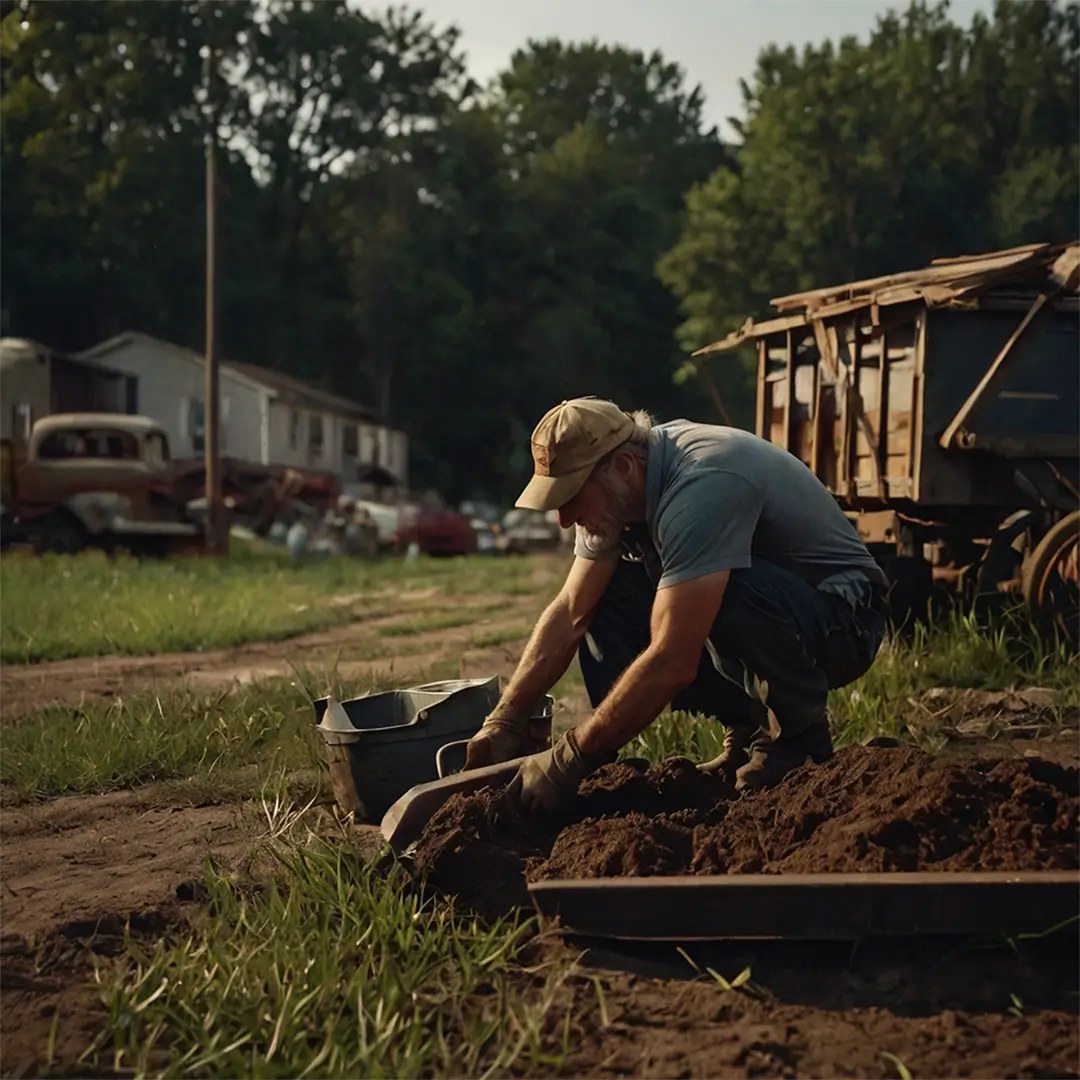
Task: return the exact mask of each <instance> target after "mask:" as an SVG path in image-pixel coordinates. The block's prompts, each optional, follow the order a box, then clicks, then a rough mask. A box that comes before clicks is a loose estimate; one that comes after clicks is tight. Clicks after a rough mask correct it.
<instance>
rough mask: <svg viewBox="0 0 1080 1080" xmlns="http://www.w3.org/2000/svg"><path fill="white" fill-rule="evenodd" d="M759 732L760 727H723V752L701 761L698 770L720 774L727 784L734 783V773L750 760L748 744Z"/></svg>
mask: <svg viewBox="0 0 1080 1080" xmlns="http://www.w3.org/2000/svg"><path fill="white" fill-rule="evenodd" d="M758 734H760V728H753V727H729V728H725V729H724V752H723V753H722V754H720V755H718V756H717V757H714V758H713V759H712V761H703V762H702V763H701V764H700V765H699V766H698V770H699V771H700V772H703V773H710V774H714V775H719V776H722V777H723V778H724V779H725V780H726V781H727V782H728V783H729V784H734V783H735V773H736V772H737V771H738V770H739V769H740V768H742V766H744V765H745V764H746V763H747V762H748V761H749V760H750V753H749V751H750V744H751V743H752V742H753V741H754V737H755V736H756V735H758Z"/></svg>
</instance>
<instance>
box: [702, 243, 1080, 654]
mask: <svg viewBox="0 0 1080 1080" xmlns="http://www.w3.org/2000/svg"><path fill="white" fill-rule="evenodd" d="M1078 267H1080V243H1068V244H1031V245H1026V246H1024V247H1018V248H1012V249H1009V250H1007V251H996V252H991V253H987V254H984V255H977V256H970V257H963V258H952V259H938V260H935V261H934V262H933V263H932V264H931V265H930V266H929V267H926V268H925V269H922V270H915V271H910V272H905V273H898V274H893V275H890V276H887V277H880V278H874V279H872V280H867V281H856V282H850V283H848V284H845V285H838V286H833V287H830V288H823V289H817V290H814V291H811V292H804V293H799V294H796V295H792V296H785V297H781V298H779V299H776V300H773V301H772V304H773V306H774V307H775V308H776V309H777V311H778V312H779V317H777V318H775V319H771V320H770V321H768V322H760V323H755V322H753V321H752V320H748V321H747V322H746V323H745V324H744V325H743V326H742V327H741V328H740V329H739V330H738V331H736V332H735V333H733V334H731V335H729V336H728V337H727V338H725V339H724V340H722V341H718V342H716V343H715V344H713V345H709V346H707V347H706V348H704V349H701V350H699V351H698V352H697V353H695V358H696V360H697V361H698V363H699V364H700V365H701V366H702V367H703V369H704V370H705V371H706V372H707V366H706V365H707V362H708V360H709V358H711V357H713V356H715V355H716V354H718V353H723V352H727V351H730V350H735V349H739V348H740V347H745V346H751V347H754V348H755V349H756V352H757V418H756V431H757V434H758V435H760V436H762V437H763V438H766V439H769V440H770V441H771V442H774V443H777V444H779V445H780V446H783V447H784V448H785V449H787V450H788V451H790V452H791V453H792V454H795V455H796V456H797V457H799V458H801V459H802V460H803V461H804V462H805V463H806V464H807V465H808V466H809V467H810V468H811V469H812V470H813V471H814V473H816V474H817V476H818V477H819V478H820V479H821V480H822V481H823V482H824V483H825V484H826V486H827V487H828V488H829V490H830V491H832V492H833V494H834V495H835V496H836V498H837V499H838V500H839V501H840V503H841V504H842V505H843V507H844V508H845V510H846V511H847V513H848V514H849V516H850V517H851V518H852V519H853V520H854V522H855V525H856V527H857V528H858V530H859V533H860V534H861V535H862V536H863V538H864V539H865V540H866V542H867V543H868V544H869V545H870V547H871V549H872V550H873V551H874V553H875V555H876V556H877V557H878V559H879V561H881V563H882V565H883V566H884V567H885V569H886V571H887V572H888V574H889V575H890V578H891V580H892V581H893V609H894V613H895V615H896V616H897V617H898V618H901V619H902V618H904V617H905V616H907V615H910V614H911V613H915V614H921V613H922V612H923V611H925V610H926V607H927V605H928V603H929V601H930V599H931V598H932V596H933V595H934V594H935V592H938V591H939V590H941V589H946V588H947V589H950V590H951V591H952V592H953V593H954V594H957V595H959V596H961V597H964V598H965V599H966V600H969V601H974V602H980V603H991V602H994V603H1000V602H1001V601H1005V602H1007V601H1008V600H1009V599H1010V598H1011V599H1013V600H1015V601H1018V602H1019V601H1020V600H1021V599H1022V601H1023V602H1024V603H1025V604H1026V605H1027V608H1028V611H1029V613H1030V615H1031V616H1032V618H1033V619H1034V620H1035V621H1036V622H1037V623H1038V624H1039V625H1040V626H1041V627H1042V628H1044V629H1051V628H1055V629H1056V630H1058V631H1060V632H1062V633H1064V634H1066V635H1067V636H1068V637H1070V638H1071V639H1072V640H1073V641H1074V642H1075V641H1076V640H1077V639H1078V614H1077V610H1078V604H1077V597H1078V587H1077V549H1078V534H1080V510H1078V507H1080V492H1078V489H1080V469H1078V463H1080V334H1078V327H1080V320H1078V311H1080V308H1078V296H1077V279H1078Z"/></svg>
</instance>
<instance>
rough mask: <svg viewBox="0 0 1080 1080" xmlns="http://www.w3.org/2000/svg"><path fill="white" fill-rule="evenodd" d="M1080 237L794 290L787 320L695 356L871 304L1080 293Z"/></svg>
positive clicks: (786, 305)
mask: <svg viewBox="0 0 1080 1080" xmlns="http://www.w3.org/2000/svg"><path fill="white" fill-rule="evenodd" d="M1078 271H1080V241H1074V242H1072V243H1069V244H1025V245H1023V246H1022V247H1016V248H1008V249H1006V250H1004V251H991V252H987V253H986V254H983V255H963V256H960V257H957V258H948V259H935V260H934V261H933V262H932V263H931V264H930V265H929V266H927V267H924V268H923V269H921V270H908V271H904V272H902V273H898V274H889V275H886V276H885V277H877V278H867V279H866V280H864V281H852V282H848V283H846V284H844V285H830V286H827V287H826V288H823V289H811V290H810V291H808V292H801V293H792V294H791V295H790V296H780V297H777V298H775V299H774V300H772V301H771V303H772V305H773V307H775V308H776V309H777V310H778V311H780V312H782V313H784V314H783V316H782V317H781V318H778V319H771V320H769V321H768V322H761V323H755V322H754V321H753V320H752V319H747V321H746V322H745V323H743V325H742V326H741V327H739V329H738V330H736V331H734V332H733V333H731V334H729V335H728V336H727V337H726V338H724V339H723V340H722V341H717V342H714V343H713V344H712V345H707V346H705V348H703V349H698V351H697V352H695V353H694V354H693V355H694V356H705V355H708V354H709V353H714V352H725V351H727V350H728V349H734V348H737V347H738V346H739V345H742V344H743V343H744V342H745V341H747V340H749V339H752V338H760V337H765V336H767V335H769V334H774V333H777V332H780V331H784V330H791V329H794V328H795V327H797V326H805V325H807V324H808V323H810V322H812V321H814V320H819V319H826V318H829V317H830V316H834V315H844V314H848V313H850V312H853V311H858V310H860V309H862V308H868V307H885V306H887V305H891V304H903V303H908V302H910V301H912V300H921V301H923V302H924V303H925V304H926V305H927V307H943V306H947V305H950V304H954V303H958V302H969V301H971V300H973V299H975V298H977V297H979V296H982V295H984V294H986V293H989V292H994V291H999V290H1001V289H1002V288H1012V289H1019V290H1027V291H1036V290H1040V289H1046V288H1047V287H1049V288H1052V289H1053V288H1056V289H1059V290H1060V291H1061V292H1062V293H1065V294H1070V295H1073V296H1075V295H1076V294H1077V282H1078Z"/></svg>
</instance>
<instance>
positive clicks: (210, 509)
mask: <svg viewBox="0 0 1080 1080" xmlns="http://www.w3.org/2000/svg"><path fill="white" fill-rule="evenodd" d="M206 102H207V111H208V114H209V117H210V130H209V132H208V134H207V139H206V395H205V396H206V406H205V408H204V409H203V450H204V453H205V455H206V457H205V460H206V542H207V547H208V548H209V549H210V551H212V552H214V553H215V554H219V555H224V554H227V553H228V546H229V541H228V534H227V533H226V531H225V521H224V514H223V511H224V507H223V506H222V502H221V458H220V454H219V439H218V435H219V431H220V426H219V423H218V416H219V414H220V408H219V406H220V397H219V393H218V356H217V127H218V114H217V57H216V55H215V52H214V46H213V45H212V44H211V45H210V47H209V49H208V50H207V65H206Z"/></svg>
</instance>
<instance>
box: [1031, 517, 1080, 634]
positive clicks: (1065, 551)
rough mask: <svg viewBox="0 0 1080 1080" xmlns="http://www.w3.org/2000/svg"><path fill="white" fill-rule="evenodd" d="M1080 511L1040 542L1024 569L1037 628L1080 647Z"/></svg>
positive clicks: (1048, 533) (1032, 614)
mask: <svg viewBox="0 0 1080 1080" xmlns="http://www.w3.org/2000/svg"><path fill="white" fill-rule="evenodd" d="M1078 554H1080V510H1074V511H1073V512H1072V513H1071V514H1069V515H1067V516H1066V517H1064V518H1062V519H1061V520H1060V521H1059V522H1058V523H1057V524H1056V525H1055V526H1054V527H1053V528H1052V529H1050V530H1049V532H1047V534H1046V535H1045V536H1044V537H1043V538H1042V540H1040V541H1039V545H1038V547H1036V548H1035V550H1034V551H1033V552H1032V554H1031V559H1030V560H1029V561H1028V563H1027V565H1026V566H1025V567H1024V600H1025V601H1026V602H1027V606H1028V612H1029V613H1030V615H1031V618H1032V621H1033V622H1034V623H1035V625H1036V626H1037V627H1038V628H1039V629H1040V630H1042V631H1043V632H1045V633H1048V634H1058V635H1060V636H1061V637H1062V638H1063V639H1064V640H1065V641H1066V642H1067V643H1068V644H1070V645H1073V646H1076V645H1078V644H1080V574H1078V568H1077V561H1078Z"/></svg>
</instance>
